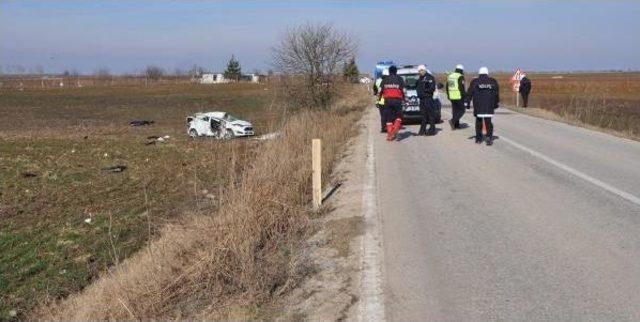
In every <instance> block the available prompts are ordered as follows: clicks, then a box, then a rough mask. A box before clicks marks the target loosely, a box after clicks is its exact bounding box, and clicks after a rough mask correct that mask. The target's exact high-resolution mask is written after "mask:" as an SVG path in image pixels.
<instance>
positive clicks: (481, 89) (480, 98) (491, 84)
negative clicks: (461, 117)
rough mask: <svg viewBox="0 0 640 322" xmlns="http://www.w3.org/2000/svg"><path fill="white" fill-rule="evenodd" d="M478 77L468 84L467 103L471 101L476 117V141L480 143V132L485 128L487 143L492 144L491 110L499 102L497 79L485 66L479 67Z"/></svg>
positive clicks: (492, 110)
mask: <svg viewBox="0 0 640 322" xmlns="http://www.w3.org/2000/svg"><path fill="white" fill-rule="evenodd" d="M478 74H479V75H478V78H474V79H473V80H472V81H471V85H469V93H468V97H467V104H469V102H473V115H474V116H475V117H476V143H478V144H480V143H482V132H483V130H485V129H486V133H487V145H492V144H493V122H492V121H491V119H492V118H493V112H494V110H495V109H496V108H498V107H499V106H498V104H499V103H500V89H499V88H498V81H496V80H495V79H494V78H492V77H489V69H488V68H487V67H482V68H480V71H478Z"/></svg>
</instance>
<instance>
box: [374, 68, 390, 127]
mask: <svg viewBox="0 0 640 322" xmlns="http://www.w3.org/2000/svg"><path fill="white" fill-rule="evenodd" d="M387 76H389V70H388V69H385V70H383V71H382V77H380V78H378V79H376V81H375V83H373V95H376V96H378V95H379V94H380V85H381V84H382V80H383V79H385V78H387ZM376 107H377V108H378V112H380V133H386V132H387V129H386V128H385V125H386V124H385V120H384V115H383V110H382V109H383V108H384V98H379V99H378V100H377V101H376Z"/></svg>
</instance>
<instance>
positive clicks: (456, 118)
mask: <svg viewBox="0 0 640 322" xmlns="http://www.w3.org/2000/svg"><path fill="white" fill-rule="evenodd" d="M451 115H452V117H451V121H452V122H453V126H454V127H460V119H461V118H462V116H464V101H463V100H453V101H451Z"/></svg>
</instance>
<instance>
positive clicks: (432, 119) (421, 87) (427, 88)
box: [416, 65, 436, 135]
mask: <svg viewBox="0 0 640 322" xmlns="http://www.w3.org/2000/svg"><path fill="white" fill-rule="evenodd" d="M418 73H420V77H418V82H417V84H416V92H417V93H418V98H419V99H420V113H421V114H422V120H421V122H420V131H418V135H435V134H436V111H435V102H434V100H433V93H434V92H435V91H436V79H435V77H433V75H431V74H429V73H428V72H427V67H426V66H425V65H420V66H418ZM427 122H429V131H427Z"/></svg>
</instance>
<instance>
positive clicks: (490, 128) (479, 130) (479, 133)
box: [476, 117, 493, 139]
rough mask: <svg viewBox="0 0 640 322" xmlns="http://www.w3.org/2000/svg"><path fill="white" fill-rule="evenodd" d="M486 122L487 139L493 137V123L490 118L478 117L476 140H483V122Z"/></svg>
mask: <svg viewBox="0 0 640 322" xmlns="http://www.w3.org/2000/svg"><path fill="white" fill-rule="evenodd" d="M483 120H484V124H485V125H486V126H487V137H489V138H492V137H493V122H491V118H490V117H485V118H481V117H476V139H481V138H482V121H483Z"/></svg>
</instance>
